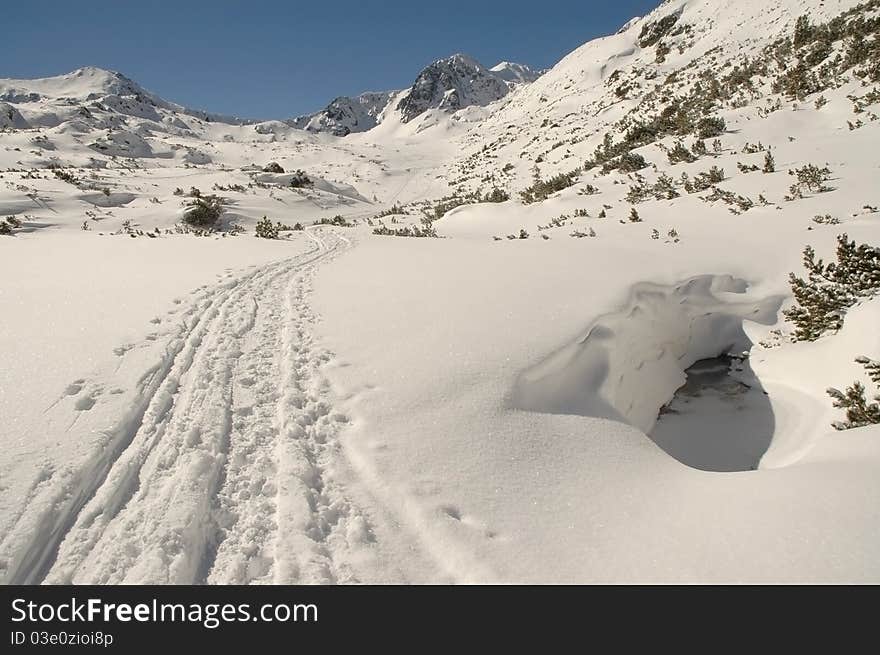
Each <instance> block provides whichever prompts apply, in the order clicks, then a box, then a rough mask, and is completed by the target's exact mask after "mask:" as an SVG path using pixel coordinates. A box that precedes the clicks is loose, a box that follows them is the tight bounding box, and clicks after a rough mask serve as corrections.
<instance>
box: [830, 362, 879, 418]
mask: <svg viewBox="0 0 880 655" xmlns="http://www.w3.org/2000/svg"><path fill="white" fill-rule="evenodd" d="M856 362H858V363H859V364H861V365H862V366H864V367H865V371H866V372H867V373H868V377H870V378H871V381H872V382H874V384H875V385H877V390H878V391H880V361H877V360H873V359H868V358H867V357H864V356H862V357H856ZM827 393H828V395H829V396H831V398H832V399H833V400H834V406H835V407H838V408H840V409H845V410H846V421H836V422H835V423H832V425H833V426H834V427H835V428H836V429H838V430H849V429H851V428H860V427H864V426H866V425H877V424H880V393H877V394H875V395H874V398H873V400H874V402H871V403H869V402H868V400H867V398H865V385H863V384H862V383H861V382H858V381H856V382H853V384H852V386H850V387H847V388H846V391H845V392H841V391H839V390H837V389H835V388H833V387H832V388H830V389H828V391H827Z"/></svg>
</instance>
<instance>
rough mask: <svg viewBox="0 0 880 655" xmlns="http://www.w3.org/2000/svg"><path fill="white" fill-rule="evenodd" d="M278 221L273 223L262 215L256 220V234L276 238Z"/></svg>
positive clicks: (266, 237)
mask: <svg viewBox="0 0 880 655" xmlns="http://www.w3.org/2000/svg"><path fill="white" fill-rule="evenodd" d="M280 225H281V224H280V223H279V224H278V225H276V224H274V223H273V222H272V221H270V220H269V219H268V218H267V217H265V216H263V218H262V219H260V220H259V221H257V236H258V237H260V238H261V239H277V238H278V232H279V227H280Z"/></svg>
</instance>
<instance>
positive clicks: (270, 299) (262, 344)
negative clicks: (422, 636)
mask: <svg viewBox="0 0 880 655" xmlns="http://www.w3.org/2000/svg"><path fill="white" fill-rule="evenodd" d="M307 236H308V237H309V238H310V239H311V240H312V241H313V242H314V248H313V249H312V250H310V251H308V252H306V253H305V254H302V255H300V256H297V257H294V258H291V259H287V260H283V261H280V262H274V263H271V264H269V265H266V266H263V267H261V268H259V269H256V270H254V271H251V272H249V273H248V274H246V275H245V276H243V277H241V278H239V279H237V280H231V281H228V282H225V283H221V284H220V285H219V286H218V287H216V288H215V289H213V290H212V291H210V292H208V293H207V294H205V296H203V297H202V298H201V299H200V300H198V301H197V302H196V303H195V304H194V306H193V308H192V309H191V310H190V312H189V315H188V319H189V321H188V323H187V322H186V321H185V322H184V324H183V325H182V327H181V334H179V335H177V336H175V337H173V338H172V340H171V341H170V342H169V345H168V346H167V349H166V353H165V355H164V357H163V359H162V361H161V362H160V363H159V364H158V365H156V366H155V367H154V368H153V369H152V370H151V371H149V372H148V373H147V374H145V375H144V377H143V378H142V380H141V384H140V388H139V393H138V394H137V395H136V401H135V403H134V406H133V407H131V409H130V410H129V412H128V415H127V416H125V417H123V418H122V420H121V421H120V422H119V424H118V425H119V427H118V428H116V429H115V430H114V432H113V434H109V435H107V436H108V437H109V439H108V442H107V445H106V446H105V447H104V448H103V449H102V450H100V451H99V452H98V453H97V454H96V456H95V457H94V458H92V459H91V460H89V462H88V464H87V466H85V467H84V468H83V469H81V470H80V471H78V473H77V475H75V476H74V479H73V481H72V483H71V484H69V485H65V486H66V488H65V489H61V490H58V491H57V493H58V494H59V497H58V498H57V499H56V502H54V503H52V504H51V505H50V508H49V509H48V510H47V511H46V513H45V514H44V516H42V517H41V519H40V520H39V522H38V527H37V529H36V530H34V531H33V533H32V536H31V537H30V538H29V539H28V541H27V542H26V543H25V547H24V548H23V549H21V550H20V551H19V552H18V553H16V554H15V555H14V556H13V557H12V558H11V561H10V564H11V566H10V567H9V570H8V575H7V581H8V582H10V583H26V584H33V583H39V582H47V583H80V584H83V583H98V584H111V583H131V582H138V583H158V584H167V583H206V582H207V583H221V584H222V583H230V584H231V583H235V584H250V583H332V582H356V581H357V577H356V575H355V573H354V572H353V571H351V570H350V568H349V567H348V566H347V565H346V564H345V563H344V561H339V558H337V556H336V555H337V553H338V552H339V551H340V549H344V548H347V547H348V545H349V544H351V543H357V542H368V541H370V540H371V538H372V534H371V532H370V529H369V527H368V524H367V520H366V517H364V516H363V515H362V514H361V513H360V512H359V511H358V510H357V509H356V508H355V507H354V506H353V504H352V503H351V502H350V501H349V499H347V498H346V496H345V494H344V492H343V490H342V486H341V484H339V483H337V482H336V481H335V480H334V477H333V468H334V461H335V460H336V458H338V457H339V453H340V446H339V444H338V441H337V440H336V438H335V437H336V435H337V433H338V431H339V429H340V427H341V426H343V425H344V424H345V423H346V422H347V421H348V418H347V417H346V416H345V415H344V414H343V413H341V412H339V411H337V410H336V409H335V408H334V405H333V396H332V393H331V391H330V388H329V385H328V383H327V381H326V379H325V378H324V377H323V376H322V374H321V372H320V368H321V366H322V365H323V364H325V363H326V362H327V361H329V360H330V359H331V357H332V355H331V353H329V352H327V351H324V350H322V349H320V348H318V347H316V346H315V345H314V343H313V338H312V335H311V332H310V326H311V325H312V324H314V323H315V322H316V320H317V317H316V316H315V314H314V313H313V312H312V310H311V308H310V307H309V304H308V295H309V293H310V291H311V278H312V275H313V272H314V270H315V268H316V267H317V265H318V264H319V263H321V262H322V261H325V260H327V259H330V258H332V257H335V256H336V255H337V254H339V253H340V252H342V251H343V250H345V249H346V248H347V247H348V246H350V245H351V244H350V242H349V241H348V240H347V239H345V238H344V237H342V236H340V235H338V234H336V233H335V232H333V231H316V232H314V235H313V233H312V232H307ZM12 532H13V533H14V532H16V530H15V528H13V530H12ZM343 559H344V558H343Z"/></svg>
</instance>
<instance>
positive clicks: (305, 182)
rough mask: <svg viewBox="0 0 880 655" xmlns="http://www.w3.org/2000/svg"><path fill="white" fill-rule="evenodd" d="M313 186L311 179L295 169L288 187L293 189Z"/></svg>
mask: <svg viewBox="0 0 880 655" xmlns="http://www.w3.org/2000/svg"><path fill="white" fill-rule="evenodd" d="M314 185H315V183H314V182H312V180H311V178H309V176H308V175H306V174H305V172H304V171H301V170H299V169H297V170H296V172H295V173H294V174H293V177H292V178H290V186H292V187H293V188H294V189H300V188H303V187H311V186H314Z"/></svg>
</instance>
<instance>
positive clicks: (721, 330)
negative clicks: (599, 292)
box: [511, 275, 782, 432]
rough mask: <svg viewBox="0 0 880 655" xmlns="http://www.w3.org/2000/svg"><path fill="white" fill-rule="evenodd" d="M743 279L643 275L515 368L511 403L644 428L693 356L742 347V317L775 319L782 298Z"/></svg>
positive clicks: (744, 341)
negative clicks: (562, 342)
mask: <svg viewBox="0 0 880 655" xmlns="http://www.w3.org/2000/svg"><path fill="white" fill-rule="evenodd" d="M745 289H746V283H745V281H743V280H738V279H735V278H733V277H731V276H728V275H722V276H716V275H703V276H700V277H695V278H692V279H690V280H686V281H684V282H682V283H680V284H677V285H674V286H666V285H660V284H650V283H643V284H639V285H637V286H636V287H635V288H633V289H632V291H631V293H630V300H629V302H628V303H627V305H626V307H625V308H623V309H622V310H621V311H620V312H616V313H614V314H609V315H606V316H603V317H601V318H600V319H599V320H597V321H596V323H595V324H593V326H592V327H591V328H590V330H589V332H588V333H587V335H586V336H585V337H584V338H583V339H581V340H580V341H578V342H576V343H574V344H571V345H569V346H566V347H564V348H562V349H561V350H560V351H559V352H557V353H555V354H554V355H552V356H551V357H549V358H548V359H547V360H545V361H544V362H542V363H540V364H538V365H537V366H535V367H533V368H531V369H529V370H528V371H526V372H524V373H523V374H522V376H520V378H519V380H518V381H517V383H516V385H515V387H514V390H513V392H512V395H511V403H512V405H513V406H514V407H517V408H520V409H525V410H530V411H540V412H552V413H560V414H581V415H584V416H597V417H600V418H610V419H613V420H619V421H624V422H626V423H629V424H630V425H633V426H635V427H637V428H639V429H640V430H642V431H643V432H650V430H651V428H652V427H653V426H654V422H655V421H656V420H657V412H658V411H659V409H660V407H662V406H663V405H665V404H666V403H667V402H669V400H671V399H672V396H673V394H674V392H675V390H676V389H678V388H679V387H680V386H681V385H682V384H684V381H685V375H684V370H685V369H687V368H688V367H689V366H691V365H692V364H693V363H694V362H696V361H698V360H700V359H706V358H709V357H715V356H717V355H720V354H725V353H741V352H743V351H747V350H748V349H749V348H750V346H751V342H750V341H749V340H748V338H747V337H746V334H745V332H744V331H743V328H742V323H743V320H746V319H747V320H751V321H757V322H759V323H763V324H765V325H773V324H774V323H776V312H777V310H778V309H779V306H780V305H781V304H782V298H780V297H769V298H765V299H762V300H758V301H747V300H741V301H738V302H737V301H731V300H728V299H719V298H718V297H717V294H719V293H734V294H742V293H743V292H744V291H745Z"/></svg>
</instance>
